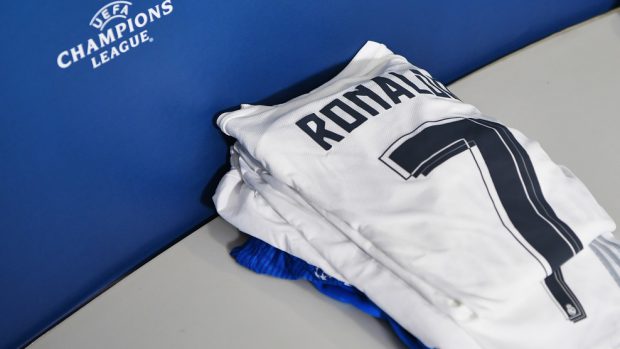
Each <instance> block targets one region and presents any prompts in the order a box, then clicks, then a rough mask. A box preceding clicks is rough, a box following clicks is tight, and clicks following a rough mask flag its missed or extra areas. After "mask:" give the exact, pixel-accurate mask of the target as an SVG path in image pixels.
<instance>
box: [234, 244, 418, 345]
mask: <svg viewBox="0 0 620 349" xmlns="http://www.w3.org/2000/svg"><path fill="white" fill-rule="evenodd" d="M230 254H231V256H233V258H235V260H236V261H237V263H239V264H240V265H242V266H244V267H246V268H248V269H250V270H252V271H254V272H256V273H259V274H265V275H270V276H274V277H277V278H280V279H286V280H299V279H304V280H307V281H309V282H310V283H311V284H312V285H313V286H314V287H315V288H316V289H317V290H318V291H320V292H321V293H322V294H324V295H326V296H328V297H330V298H332V299H335V300H337V301H339V302H343V303H346V304H350V305H352V306H354V307H356V308H357V309H359V310H361V311H363V312H364V313H366V314H368V315H370V316H372V317H375V318H378V319H381V320H384V321H386V322H387V324H388V325H389V326H390V328H391V329H392V331H393V332H394V333H395V334H396V335H397V336H398V338H399V339H400V340H401V342H402V343H403V344H404V345H405V346H406V347H407V348H409V349H428V347H426V346H425V345H424V344H423V343H422V342H420V340H418V339H417V338H415V336H413V335H411V334H410V333H409V332H407V331H406V330H405V329H404V328H402V327H401V326H400V325H399V324H398V323H397V322H396V321H394V320H393V319H392V318H391V317H390V316H389V315H388V314H386V313H385V312H384V311H383V310H381V309H380V308H379V307H378V306H377V305H376V304H375V303H373V302H372V301H371V300H370V299H369V298H368V297H366V295H365V294H364V293H362V292H361V291H360V290H358V289H356V288H355V287H353V286H351V285H349V284H346V283H344V282H342V281H340V280H337V279H335V278H333V277H331V276H329V275H327V274H326V273H325V272H324V271H323V270H321V269H320V268H318V267H315V266H313V265H310V264H308V263H306V262H305V261H303V260H302V259H300V258H297V257H295V256H292V255H290V254H288V253H286V252H284V251H281V250H278V249H277V248H275V247H273V246H271V245H269V244H267V243H266V242H264V241H261V240H259V239H257V238H255V237H253V236H249V237H248V239H247V240H246V241H245V242H244V243H243V244H241V245H239V246H237V247H235V248H233V249H232V251H231V252H230Z"/></svg>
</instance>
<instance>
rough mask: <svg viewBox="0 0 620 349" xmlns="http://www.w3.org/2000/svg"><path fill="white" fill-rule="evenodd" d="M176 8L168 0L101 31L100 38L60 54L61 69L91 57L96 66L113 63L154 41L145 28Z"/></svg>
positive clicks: (94, 66) (59, 63) (57, 60)
mask: <svg viewBox="0 0 620 349" xmlns="http://www.w3.org/2000/svg"><path fill="white" fill-rule="evenodd" d="M173 9H174V8H173V6H172V0H164V1H163V2H162V3H161V4H157V5H155V6H154V7H151V8H149V9H148V10H147V11H146V12H141V13H138V14H137V15H135V16H133V17H129V18H127V20H126V21H125V22H120V23H118V24H116V25H115V26H113V27H111V28H109V29H107V30H104V31H102V32H100V33H99V34H98V36H97V37H95V38H90V39H88V41H87V42H86V43H81V44H79V45H76V46H74V47H72V48H70V49H68V50H65V51H62V52H61V53H60V54H59V55H58V57H57V59H56V63H57V64H58V66H59V67H60V68H62V69H66V68H69V67H70V66H71V65H72V64H73V63H77V62H79V61H80V60H82V59H85V58H87V57H90V61H91V64H92V66H93V69H97V68H98V67H100V66H101V65H102V64H105V63H108V62H110V61H111V60H113V59H114V58H116V57H118V56H120V55H121V54H123V53H125V52H127V51H129V50H130V49H132V48H135V47H138V46H139V45H141V44H143V43H145V42H149V41H152V39H151V38H150V37H149V34H148V31H147V30H146V29H144V30H141V29H142V28H144V27H145V26H147V25H148V24H149V23H152V22H154V21H156V20H158V19H160V18H162V17H163V16H167V15H169V14H171V13H172V11H173ZM134 33H135V34H134Z"/></svg>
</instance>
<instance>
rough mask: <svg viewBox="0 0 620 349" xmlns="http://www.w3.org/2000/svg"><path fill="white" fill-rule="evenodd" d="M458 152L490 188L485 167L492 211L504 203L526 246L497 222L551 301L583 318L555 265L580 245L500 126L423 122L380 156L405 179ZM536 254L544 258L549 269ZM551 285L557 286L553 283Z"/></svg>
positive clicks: (468, 120) (464, 121)
mask: <svg viewBox="0 0 620 349" xmlns="http://www.w3.org/2000/svg"><path fill="white" fill-rule="evenodd" d="M474 147H475V148H477V150H478V151H479V153H480V154H481V155H482V161H479V159H477V156H475V155H474V152H473V151H472V149H473V148H474ZM462 152H469V153H471V155H472V157H473V159H474V161H475V162H476V165H477V167H478V171H479V172H480V175H481V177H482V180H483V182H484V184H485V186H486V187H487V191H488V190H490V189H489V186H488V183H487V181H486V180H485V179H484V176H482V170H481V165H485V166H486V168H487V169H488V173H489V174H490V177H491V181H492V183H491V185H493V187H494V188H495V192H496V193H497V195H498V197H499V200H500V203H496V202H493V205H494V206H495V208H496V210H497V209H498V208H497V207H498V206H499V205H501V206H502V207H503V208H504V210H505V212H506V214H507V215H508V217H509V219H510V221H511V223H512V224H513V226H514V227H515V228H516V229H517V231H518V234H519V235H520V236H521V237H522V238H523V239H525V240H526V241H527V243H528V244H529V245H530V246H531V247H529V246H526V245H525V244H523V243H522V242H521V241H520V240H519V239H518V238H517V237H516V236H515V233H513V232H512V231H511V230H510V229H509V228H508V227H507V225H506V224H505V222H504V221H502V224H503V225H504V227H506V230H508V231H509V232H510V234H512V235H513V236H514V237H515V239H516V240H517V241H518V242H519V243H520V244H521V246H523V247H524V248H525V249H526V250H527V251H528V252H529V253H530V255H532V257H534V258H535V259H536V260H537V261H538V263H539V264H540V265H541V266H542V267H543V269H544V270H545V273H546V275H548V277H547V279H545V283H546V285H547V286H548V289H549V290H550V291H551V293H552V294H554V296H555V300H556V302H558V303H560V304H559V305H560V306H561V307H562V309H563V310H564V311H565V312H566V313H567V315H568V317H569V319H571V320H573V321H578V320H580V319H582V318H585V312H584V311H583V308H582V307H581V305H580V304H579V302H578V300H577V299H576V297H575V296H574V294H573V293H572V292H570V289H568V286H566V285H565V283H564V282H563V278H562V277H561V274H558V273H560V266H561V265H562V264H563V263H564V262H565V261H567V260H568V259H570V258H571V257H572V256H574V255H575V254H576V253H577V252H578V251H580V250H581V249H583V245H582V243H581V241H580V240H579V238H578V237H577V235H576V234H575V233H574V232H573V231H572V230H571V228H570V227H569V226H568V225H566V223H564V222H563V221H562V220H561V219H560V218H558V216H557V215H556V214H555V212H554V211H553V209H552V208H551V206H550V205H549V203H548V202H547V201H546V200H545V198H544V196H543V193H542V190H541V188H540V184H539V182H538V179H537V177H536V173H535V171H534V167H533V165H532V162H531V160H530V158H529V156H528V154H527V152H526V151H525V149H524V148H523V147H522V146H521V145H520V144H519V142H518V141H517V140H516V139H515V137H514V135H513V134H512V133H511V132H510V130H508V129H507V128H506V127H505V126H503V125H501V124H498V123H495V122H492V121H488V120H483V119H473V118H465V117H453V118H446V119H442V120H438V121H433V122H426V123H424V124H422V125H420V126H419V127H418V128H417V129H415V130H414V131H412V132H411V133H408V134H406V135H404V136H402V137H401V138H399V139H398V140H396V141H395V142H394V143H392V145H391V146H390V147H389V148H388V149H387V150H386V151H385V152H384V153H383V154H382V155H381V157H380V158H379V159H380V160H381V161H383V162H384V163H385V164H386V165H388V166H389V167H390V168H391V169H392V170H394V171H395V172H396V173H398V174H399V175H400V176H401V177H403V178H404V179H405V180H407V179H410V178H411V177H414V178H418V177H419V176H428V175H429V174H430V173H431V172H432V171H433V170H434V169H435V168H437V167H438V166H440V165H441V164H442V163H444V162H445V161H447V160H449V159H450V158H452V157H454V156H456V155H458V154H460V153H462ZM480 162H483V164H481V163H480ZM489 197H491V195H490V192H489ZM491 201H493V198H492V197H491ZM498 216H499V213H498ZM500 220H502V218H501V216H500ZM531 248H533V249H534V250H535V251H536V252H537V253H538V255H537V254H535V253H534V252H533V251H531ZM539 256H542V258H544V260H545V261H546V262H547V263H548V265H549V266H550V269H549V268H548V267H546V266H545V265H546V264H545V263H544V261H543V260H541V257H539ZM557 275H559V276H560V277H557ZM550 283H552V284H551V285H550ZM560 283H562V284H560ZM556 284H557V286H558V287H554V285H556ZM556 291H557V292H556ZM562 291H566V292H562ZM558 292H560V293H561V294H559V293H558ZM556 293H558V294H557V295H556ZM567 299H568V300H570V302H568V301H567ZM567 302H568V303H567Z"/></svg>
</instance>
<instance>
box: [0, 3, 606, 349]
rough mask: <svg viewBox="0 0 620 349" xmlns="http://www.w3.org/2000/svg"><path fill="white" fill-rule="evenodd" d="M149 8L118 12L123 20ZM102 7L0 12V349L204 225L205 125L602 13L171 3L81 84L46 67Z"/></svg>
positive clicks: (470, 6) (496, 53) (459, 65)
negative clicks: (367, 55) (239, 108)
mask: <svg viewBox="0 0 620 349" xmlns="http://www.w3.org/2000/svg"><path fill="white" fill-rule="evenodd" d="M161 1H162V0H142V1H137V0H135V1H133V2H134V4H133V5H132V6H131V7H130V8H129V15H130V17H131V16H135V15H136V14H138V13H139V12H141V11H145V10H146V9H147V8H149V7H152V6H155V5H156V4H160V3H161ZM106 3H107V1H99V0H97V1H93V0H90V1H84V0H64V1H56V2H32V1H11V2H5V3H4V4H3V6H2V11H0V38H1V42H2V45H1V46H2V53H1V55H0V159H1V161H0V232H1V233H2V235H1V236H2V241H1V243H0V283H1V288H0V290H1V291H0V292H1V294H0V295H1V297H0V348H12V347H16V346H20V345H24V344H25V343H28V342H29V341H30V340H32V339H33V338H35V337H36V336H37V335H38V334H40V333H41V332H42V331H44V330H45V329H46V328H48V327H49V326H51V325H52V324H54V323H55V322H56V321H58V320H59V319H61V318H63V317H64V316H66V315H67V314H69V313H70V312H72V311H73V310H75V309H76V308H77V307H79V306H80V305H81V304H83V303H84V302H86V301H88V300H89V299H91V298H92V297H93V296H94V295H96V294H97V293H99V292H101V290H103V289H105V287H107V286H109V285H110V284H111V283H113V282H114V281H115V280H117V279H118V278H119V277H121V276H122V275H124V274H126V273H127V272H129V271H131V270H133V269H134V268H135V267H136V266H137V265H139V264H140V263H141V262H143V261H144V260H146V259H148V258H149V257H150V256H152V255H153V254H154V253H155V252H157V251H159V250H160V249H162V248H164V247H165V246H167V245H169V244H170V243H171V242H173V241H175V239H177V238H178V237H180V236H183V235H184V234H186V233H187V232H189V231H191V230H192V229H193V228H194V227H195V226H196V225H197V224H200V223H201V222H204V220H205V219H207V218H209V217H210V216H212V215H213V213H214V211H213V209H212V208H211V207H210V206H209V203H208V202H209V197H210V195H211V192H212V190H213V184H214V183H216V180H217V176H218V169H220V168H222V166H223V164H224V163H225V161H226V157H227V151H226V145H225V140H224V138H223V137H222V136H221V135H220V133H218V131H217V130H216V129H215V127H214V117H215V115H216V114H217V113H218V112H220V111H222V110H224V109H226V108H230V107H232V106H236V105H238V104H239V103H242V102H261V103H278V102H282V101H284V100H286V99H288V98H290V97H293V96H295V95H297V94H299V93H303V92H307V91H308V90H310V89H311V88H314V87H316V86H317V85H319V84H320V83H322V82H324V81H326V80H327V79H328V78H330V77H331V76H333V75H334V74H335V73H336V72H337V71H338V70H339V69H340V68H342V66H343V64H344V63H345V62H346V61H347V60H348V59H350V58H351V57H352V56H353V54H354V53H355V52H356V51H357V50H358V49H359V48H360V47H361V46H362V44H363V43H364V42H365V41H366V40H368V39H372V40H376V41H380V42H384V43H386V44H387V45H388V46H389V47H390V48H391V49H393V50H394V51H396V52H399V53H401V54H403V55H405V56H406V57H408V58H409V59H410V60H411V61H413V62H415V63H416V64H417V65H419V66H422V67H425V68H427V69H428V70H429V71H430V72H431V73H433V74H434V75H436V76H437V77H438V78H439V79H441V80H444V81H445V82H449V81H452V80H454V79H456V78H458V77H460V76H462V75H464V74H466V73H468V72H470V71H472V70H474V69H476V68H478V67H480V66H482V65H484V64H486V63H489V62H491V61H493V60H494V59H496V58H498V57H500V56H502V55H505V54H507V53H509V52H511V51H513V50H516V49H518V48H520V47H522V46H524V45H526V44H528V43H531V42H533V41H535V40H538V39H540V38H542V37H544V36H546V35H548V34H550V33H553V32H555V31H558V30H560V29H562V28H564V27H566V26H568V25H571V24H574V23H577V22H579V21H582V20H584V19H586V18H589V17H591V16H593V15H596V14H599V13H602V12H604V11H606V10H608V9H610V8H611V7H612V6H613V5H614V1H611V0H547V1H538V0H519V1H518V0H510V1H457V0H449V1H441V2H439V1H412V0H409V1H404V0H403V1H394V0H390V1H387V0H384V1H373V2H370V1H366V2H360V1H354V0H340V1H330V2H326V1H271V2H265V1H255V0H247V1H242V0H220V1H197V0H193V1H191V0H183V1H179V0H172V4H173V6H174V11H173V12H172V13H170V14H169V15H167V16H164V17H163V18H161V19H159V20H157V21H154V22H153V23H150V24H148V25H147V26H146V27H145V29H147V30H148V36H149V37H151V38H153V41H152V42H150V41H147V42H144V43H142V44H141V45H140V46H138V47H135V48H132V49H131V50H129V51H128V52H127V53H124V54H122V55H121V56H120V57H116V58H115V59H114V60H112V61H110V62H109V63H106V64H104V65H102V66H100V67H99V68H97V69H93V67H92V65H91V62H90V61H89V60H88V59H86V60H82V61H79V62H77V63H75V64H73V65H72V66H70V67H69V68H67V69H61V68H59V67H58V66H57V63H56V60H57V57H58V55H59V54H60V53H61V52H62V51H63V50H67V49H69V48H71V47H73V46H75V45H77V44H78V43H85V42H86V40H87V39H88V38H90V37H96V35H97V33H98V30H97V29H96V28H93V27H90V26H89V21H90V20H91V17H92V16H93V14H95V12H97V11H98V10H99V9H100V8H101V7H102V6H103V5H105V4H106ZM110 11H113V10H112V9H110ZM122 21H123V20H122V19H115V20H112V21H111V22H110V24H109V25H110V26H112V25H114V24H116V23H119V22H122ZM117 44H118V42H117V43H115V44H114V45H117ZM108 54H110V53H108ZM95 55H97V54H95ZM507 83H509V82H507ZM205 315H206V314H205Z"/></svg>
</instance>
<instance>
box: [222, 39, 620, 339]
mask: <svg viewBox="0 0 620 349" xmlns="http://www.w3.org/2000/svg"><path fill="white" fill-rule="evenodd" d="M218 125H219V126H220V127H221V128H222V130H223V131H224V132H225V133H226V134H228V135H231V136H233V137H235V138H237V144H236V145H235V146H234V147H233V149H232V153H231V155H232V157H231V164H232V167H233V168H232V170H231V172H229V173H228V174H227V175H226V176H225V177H224V179H223V180H222V182H221V184H220V187H219V188H218V191H217V193H216V196H215V197H214V200H215V202H216V206H217V208H218V212H219V213H220V215H221V216H222V217H224V218H225V219H227V220H229V221H230V222H232V223H233V224H235V225H237V226H238V227H239V228H240V229H242V230H244V231H246V232H248V233H250V234H252V235H255V236H257V237H259V238H261V239H263V240H265V241H267V242H269V243H270V244H272V245H274V246H276V247H278V248H280V249H282V250H285V251H287V252H290V253H291V254H293V255H295V256H298V257H301V258H303V259H304V260H306V261H308V262H310V263H312V264H314V265H317V266H319V267H320V268H322V269H323V270H326V271H327V272H328V273H330V274H332V275H334V276H335V277H337V278H339V279H340V280H343V281H345V282H347V283H350V284H353V285H355V286H356V287H357V288H359V289H360V290H361V291H363V292H364V293H365V294H367V295H368V296H369V297H370V298H371V299H372V300H373V301H374V302H376V303H377V304H378V305H379V306H380V307H381V308H383V309H384V310H386V311H387V312H388V313H389V314H390V315H391V316H392V317H394V318H395V319H396V320H397V321H398V322H399V323H401V324H402V325H403V326H404V327H405V328H406V329H408V330H409V331H410V332H412V333H415V334H416V335H417V336H419V337H420V338H421V339H422V340H423V341H424V342H425V343H426V344H427V345H430V346H436V347H440V348H459V349H463V348H482V347H485V348H487V347H488V348H504V347H506V348H508V347H509V346H481V345H480V342H481V341H484V338H485V337H486V336H488V333H486V332H485V331H483V330H481V329H480V328H478V327H476V326H477V325H478V324H481V323H485V321H484V320H483V319H491V318H493V316H494V314H496V313H497V312H498V311H500V310H501V309H503V308H504V307H509V306H512V305H513V303H514V302H515V299H516V298H521V296H522V295H523V294H526V293H527V292H530V291H532V290H534V289H538V288H540V286H541V285H544V287H543V291H544V292H546V293H545V294H546V296H547V297H549V295H551V296H552V297H551V298H552V299H553V300H554V302H555V303H557V304H558V305H559V306H556V307H555V311H556V313H557V315H558V316H560V317H562V318H563V319H565V320H567V321H568V322H569V323H571V324H575V325H576V324H579V323H582V322H583V321H584V319H586V318H587V315H586V314H587V309H585V308H584V306H583V303H584V302H583V301H581V300H580V299H579V297H577V296H576V292H574V290H571V287H572V286H573V285H570V283H569V282H567V281H568V279H569V277H568V275H567V274H566V272H565V271H564V270H563V269H564V266H563V265H564V264H565V263H567V261H569V260H572V259H573V258H576V257H575V255H578V254H579V251H581V250H583V247H584V246H585V245H587V244H589V243H590V242H591V241H592V240H593V239H594V238H596V237H597V236H599V235H601V234H603V233H608V232H611V231H613V230H614V229H615V225H614V223H613V221H612V220H611V219H610V218H609V216H608V215H607V214H606V213H605V211H604V210H603V209H602V208H601V207H600V206H599V205H598V204H597V203H596V201H595V200H594V198H593V197H592V196H591V194H590V193H589V192H588V190H587V189H586V188H585V186H584V185H583V184H582V183H581V182H580V181H579V180H578V179H577V178H575V177H574V176H573V175H572V174H571V173H570V171H568V170H566V169H565V168H563V167H560V166H557V165H556V164H554V163H553V162H552V161H551V160H550V159H549V158H548V156H547V155H546V154H545V153H544V151H543V150H542V148H541V147H540V146H539V145H538V143H536V142H533V141H531V140H529V139H528V138H526V137H525V136H524V135H522V134H521V133H519V132H518V131H516V130H513V129H509V128H507V127H505V126H503V125H501V124H500V123H498V122H497V121H495V120H493V119H490V118H489V117H486V116H483V115H482V114H481V113H480V112H479V111H478V110H477V109H476V108H475V107H473V106H471V105H468V104H465V103H462V102H461V101H459V100H458V98H456V96H454V95H453V94H452V93H450V91H448V90H447V89H446V88H445V86H443V85H442V84H441V83H439V82H437V81H435V80H434V79H433V78H432V77H431V76H430V75H429V74H428V73H427V72H425V71H424V70H422V69H419V68H417V67H415V66H413V65H411V64H410V63H408V62H407V61H406V60H405V59H404V58H403V57H401V56H397V55H394V54H393V53H392V52H391V51H389V50H388V49H387V48H385V46H383V45H380V44H377V43H372V42H369V43H368V44H366V45H365V46H364V48H363V49H362V50H361V51H360V52H359V53H358V54H357V55H356V57H355V58H354V59H353V60H352V61H351V63H350V64H349V65H348V66H347V67H346V68H345V69H344V70H343V71H342V72H341V73H340V74H339V75H338V76H337V77H336V78H334V79H332V80H331V81H330V82H328V83H326V84H325V85H323V86H321V87H320V88H318V89H316V90H314V91H312V92H310V93H308V94H306V95H303V96H300V97H298V98H295V99H293V100H291V101H289V102H287V103H284V104H281V105H278V106H272V107H268V106H245V107H244V108H242V109H241V110H238V111H235V112H231V113H226V114H223V115H222V116H220V118H219V119H218ZM587 254H588V253H586V255H587ZM598 263H599V264H600V262H598ZM563 271H564V272H563ZM563 274H564V275H563ZM607 277H609V274H607ZM545 289H546V291H545ZM530 310H531V309H530ZM608 315H609V314H608ZM612 315H615V316H617V314H612ZM429 319H432V320H433V321H432V325H429V323H428V322H427V321H424V320H429ZM612 319H613V318H612ZM615 319H616V320H617V317H616V318H615ZM590 322H591V321H590ZM472 324H473V325H472ZM496 325H497V326H500V330H501V329H502V328H508V327H510V323H507V322H506V323H502V322H499V323H497V324H496ZM472 326H473V327H472ZM501 326H504V327H501ZM576 326H577V325H576ZM472 328H473V329H475V330H472ZM485 328H487V327H485ZM447 330H448V331H447ZM500 330H497V329H496V330H494V331H495V332H501V331H500ZM446 332H449V333H450V334H449V335H446V334H445V333H446ZM556 334H557V333H556ZM569 337H570V336H569ZM502 345H504V344H502ZM530 347H533V348H534V347H538V346H536V345H535V346H530ZM522 348H524V347H523V346H522Z"/></svg>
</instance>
